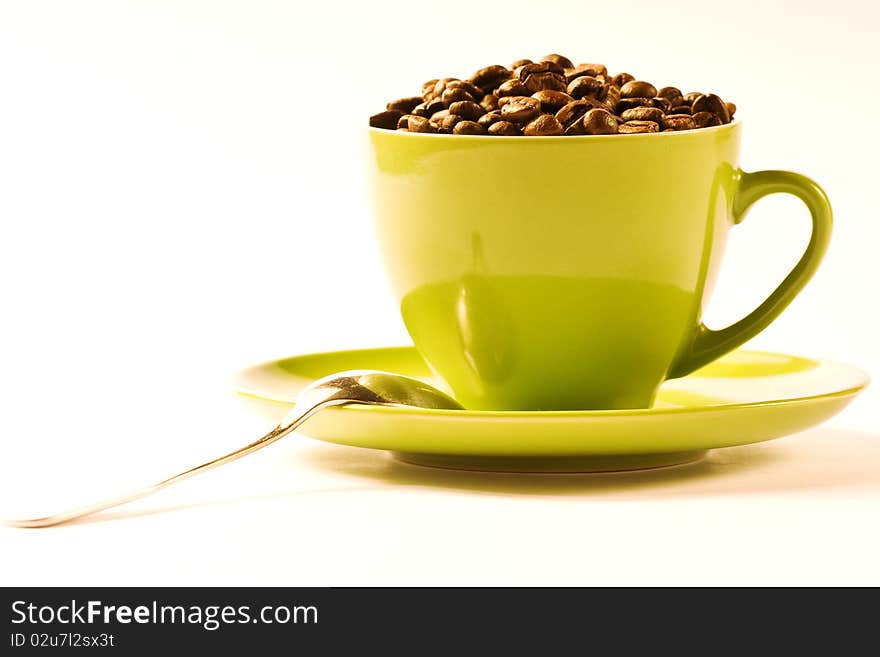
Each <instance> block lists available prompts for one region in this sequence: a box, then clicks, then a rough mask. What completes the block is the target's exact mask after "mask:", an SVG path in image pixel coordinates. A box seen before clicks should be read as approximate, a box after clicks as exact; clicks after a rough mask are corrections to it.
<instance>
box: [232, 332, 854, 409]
mask: <svg viewBox="0 0 880 657" xmlns="http://www.w3.org/2000/svg"><path fill="white" fill-rule="evenodd" d="M388 350H400V351H404V350H406V351H413V352H416V353H418V351H417V350H416V349H415V347H413V346H412V345H396V346H385V347H366V348H361V349H339V350H333V351H320V352H312V353H304V354H296V355H292V356H285V357H282V358H274V359H270V360H267V361H264V362H262V363H258V364H256V365H251V366H249V367H245V368H243V369H241V370H239V371H238V373H237V374H236V377H235V383H236V389H237V393H238V394H240V395H242V396H245V397H251V398H256V399H262V400H266V401H273V402H277V403H280V404H288V405H292V404H293V403H294V402H292V401H290V400H289V399H278V398H276V397H274V396H271V395H267V394H266V393H264V392H259V391H256V390H254V389H253V388H252V387H249V386H247V385H245V381H244V379H245V376H246V375H247V373H248V372H251V371H254V370H265V369H267V368H270V367H278V364H279V363H280V362H282V361H287V360H293V359H297V358H303V357H309V358H320V357H322V356H329V355H334V356H338V355H340V354H345V353H363V352H366V351H388ZM735 351H737V352H745V353H750V354H759V355H764V356H789V357H796V358H806V359H808V360H814V361H817V362H820V363H825V364H828V365H834V366H838V367H843V368H847V369H849V370H852V371H853V372H854V373H856V374H858V376H859V378H860V379H861V381H860V382H859V383H858V384H857V385H854V386H850V387H848V388H845V389H843V390H835V391H832V392H823V393H818V394H813V395H802V396H798V397H785V398H777V399H764V400H760V401H748V402H733V403H726V404H708V405H705V406H672V407H664V408H624V409H583V410H546V411H542V410H533V411H522V410H511V411H491V410H480V409H464V410H456V409H435V408H415V407H412V406H390V405H389V406H368V405H363V404H350V405H345V406H338V407H336V408H334V409H331V410H333V411H335V412H346V413H350V412H356V413H363V412H370V413H385V414H389V415H392V416H393V415H398V416H399V415H414V414H419V415H425V416H431V417H437V418H439V417H444V418H450V419H452V418H455V419H458V420H468V419H476V418H495V419H500V418H505V419H506V418H511V419H522V420H528V419H531V420H546V419H555V418H558V419H565V418H577V419H583V418H590V417H596V418H601V417H612V416H613V417H620V416H625V417H639V416H645V417H649V416H656V415H675V414H681V413H705V412H717V411H719V410H731V409H739V408H759V407H771V406H783V405H792V404H798V403H802V402H809V401H815V400H819V399H836V398H844V397H850V396H855V395H857V394H859V393H860V392H862V391H863V390H865V388H867V387H868V386H869V385H870V383H871V378H870V376H869V375H868V373H867V372H865V371H864V370H862V369H861V368H859V367H856V366H854V365H849V364H847V363H841V362H838V361H834V360H830V359H825V358H821V359H820V358H810V357H808V356H800V355H798V354H790V353H786V352H779V351H767V350H761V349H737V350H735ZM302 378H305V377H302ZM681 378H688V377H681ZM717 378H722V379H723V378H728V377H717Z"/></svg>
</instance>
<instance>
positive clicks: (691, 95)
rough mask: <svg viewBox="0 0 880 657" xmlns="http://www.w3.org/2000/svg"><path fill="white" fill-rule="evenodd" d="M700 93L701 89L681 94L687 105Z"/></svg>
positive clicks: (701, 93)
mask: <svg viewBox="0 0 880 657" xmlns="http://www.w3.org/2000/svg"><path fill="white" fill-rule="evenodd" d="M702 95H703V92H702V91H691V92H688V93H686V94H685V95H684V96H682V98H684V102H686V103H687V104H688V105H691V104H692V103H693V102H694V101H695V100H696V99H697V98H699V97H700V96H702Z"/></svg>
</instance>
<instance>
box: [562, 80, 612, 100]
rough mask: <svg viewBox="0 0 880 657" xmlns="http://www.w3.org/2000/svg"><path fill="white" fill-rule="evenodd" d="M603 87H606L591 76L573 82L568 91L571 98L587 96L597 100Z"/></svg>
mask: <svg viewBox="0 0 880 657" xmlns="http://www.w3.org/2000/svg"><path fill="white" fill-rule="evenodd" d="M603 87H604V85H603V84H602V83H601V82H600V81H599V80H597V79H596V78H594V77H592V76H590V75H582V76H580V77H579V78H575V79H574V80H572V81H571V82H570V83H569V85H568V88H567V89H566V91H568V95H569V96H571V97H572V98H575V99H577V98H583V97H585V96H591V97H593V98H597V97H598V96H599V94H600V93H601V91H602V89H603Z"/></svg>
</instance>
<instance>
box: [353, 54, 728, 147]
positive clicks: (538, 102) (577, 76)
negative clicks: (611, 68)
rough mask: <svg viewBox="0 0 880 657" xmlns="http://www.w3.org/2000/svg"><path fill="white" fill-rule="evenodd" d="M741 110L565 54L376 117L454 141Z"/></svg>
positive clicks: (604, 130) (429, 91) (662, 122)
mask: <svg viewBox="0 0 880 657" xmlns="http://www.w3.org/2000/svg"><path fill="white" fill-rule="evenodd" d="M735 111H736V105H734V104H733V103H726V102H724V101H723V100H721V98H719V97H718V96H717V95H715V94H712V93H705V94H704V93H701V92H698V91H692V92H690V93H682V92H681V90H680V89H677V88H676V87H661V88H660V89H658V88H657V87H655V86H654V85H653V84H651V83H650V82H645V81H644V80H637V79H636V78H635V77H633V76H632V75H630V74H629V73H618V74H617V75H613V76H612V75H610V74H609V73H608V69H607V68H605V66H603V65H602V64H578V65H574V64H573V63H572V62H571V60H570V59H568V58H567V57H563V56H562V55H556V54H553V55H547V56H546V57H544V58H542V59H540V60H538V61H535V62H533V61H532V60H530V59H520V60H517V61H515V62H513V63H512V64H511V65H510V68H507V67H505V66H500V65H497V64H496V65H493V66H486V67H485V68H481V69H480V70H479V71H477V72H476V73H474V74H473V75H472V76H471V77H469V78H468V79H467V80H459V79H457V78H441V79H436V80H428V81H427V82H425V84H423V85H422V94H421V95H420V96H411V97H408V98H400V99H399V100H394V101H391V102H390V103H388V105H387V107H386V109H385V111H384V112H379V113H378V114H375V115H373V116H371V117H370V125H371V126H372V127H374V128H384V129H386V130H401V131H406V132H423V133H425V132H428V133H445V134H455V135H504V136H515V135H525V136H538V137H546V136H554V135H611V134H638V133H644V132H670V131H677V130H694V129H697V128H708V127H711V126H716V125H722V124H724V123H730V121H731V119H732V118H733V114H734V112H735Z"/></svg>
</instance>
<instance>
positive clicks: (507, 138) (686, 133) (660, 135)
mask: <svg viewBox="0 0 880 657" xmlns="http://www.w3.org/2000/svg"><path fill="white" fill-rule="evenodd" d="M741 123H742V122H741V121H740V120H739V119H733V120H732V121H731V122H730V123H724V124H722V125H715V126H712V127H710V128H695V129H694V130H676V131H674V132H639V133H631V134H620V133H617V134H613V135H569V136H565V135H553V136H549V135H544V136H534V137H524V136H523V135H503V136H500V135H453V134H443V133H436V132H433V133H432V132H404V131H401V130H387V129H386V128H374V127H372V126H367V130H368V131H369V132H370V133H390V134H394V135H397V136H399V137H400V138H401V139H418V138H425V139H436V140H449V139H455V140H469V141H474V140H477V141H479V140H486V141H491V142H492V143H498V142H511V141H512V142H515V143H517V144H520V143H523V142H527V143H532V142H541V143H546V142H547V141H552V142H556V141H561V142H563V143H569V142H580V141H588V142H594V141H609V140H614V139H626V140H627V141H633V140H636V139H682V138H685V137H689V138H695V137H697V136H699V135H710V134H713V133H716V132H723V131H725V130H731V129H733V128H734V127H739V126H740V125H741Z"/></svg>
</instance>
